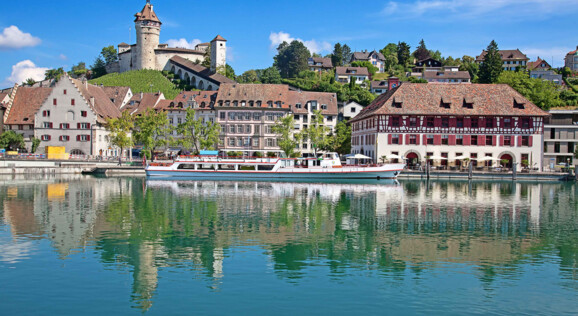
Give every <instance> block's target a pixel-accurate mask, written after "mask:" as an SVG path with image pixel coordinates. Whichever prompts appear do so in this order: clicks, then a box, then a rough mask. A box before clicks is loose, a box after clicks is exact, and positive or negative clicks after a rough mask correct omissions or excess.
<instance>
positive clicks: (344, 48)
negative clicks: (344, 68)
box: [341, 44, 353, 65]
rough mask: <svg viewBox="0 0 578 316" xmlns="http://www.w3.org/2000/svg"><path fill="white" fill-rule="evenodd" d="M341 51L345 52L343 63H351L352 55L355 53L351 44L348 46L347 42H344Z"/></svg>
mask: <svg viewBox="0 0 578 316" xmlns="http://www.w3.org/2000/svg"><path fill="white" fill-rule="evenodd" d="M341 51H342V53H343V57H342V62H343V64H342V65H347V64H349V62H351V56H352V55H353V53H351V48H349V46H347V44H343V46H342V47H341Z"/></svg>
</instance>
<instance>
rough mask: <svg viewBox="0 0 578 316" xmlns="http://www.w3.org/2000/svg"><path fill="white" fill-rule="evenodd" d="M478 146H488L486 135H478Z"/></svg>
mask: <svg viewBox="0 0 578 316" xmlns="http://www.w3.org/2000/svg"><path fill="white" fill-rule="evenodd" d="M478 146H486V135H478Z"/></svg>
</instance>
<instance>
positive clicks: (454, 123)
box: [450, 117, 456, 127]
mask: <svg viewBox="0 0 578 316" xmlns="http://www.w3.org/2000/svg"><path fill="white" fill-rule="evenodd" d="M450 127H456V118H455V117H452V118H450Z"/></svg>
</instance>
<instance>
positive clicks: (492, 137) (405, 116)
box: [351, 83, 549, 169]
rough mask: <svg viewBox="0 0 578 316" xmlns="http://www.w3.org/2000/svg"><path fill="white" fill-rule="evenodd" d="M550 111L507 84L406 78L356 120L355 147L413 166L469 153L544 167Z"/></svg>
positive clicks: (447, 163)
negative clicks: (420, 81) (425, 81)
mask: <svg viewBox="0 0 578 316" xmlns="http://www.w3.org/2000/svg"><path fill="white" fill-rule="evenodd" d="M548 115H549V114H548V113H547V112H545V111H542V110H541V109H540V108H538V107H537V106H536V105H534V104H532V102H530V101H529V100H528V99H526V98H524V97H523V96H522V95H521V94H519V93H518V92H516V91H515V90H514V89H512V88H511V87H509V86H508V85H505V84H494V85H485V84H464V85H447V84H418V83H404V84H402V85H400V86H399V87H398V88H396V89H392V90H390V91H388V92H387V93H385V94H383V95H381V96H379V97H378V98H377V99H375V100H374V101H373V102H372V103H371V104H370V105H369V106H367V107H366V108H365V109H364V110H363V111H362V112H361V113H360V114H359V115H357V116H356V117H355V118H353V119H352V120H351V124H352V139H351V143H352V153H361V154H364V155H367V156H370V157H372V158H373V159H374V161H377V160H378V158H379V157H382V156H384V155H394V154H395V155H399V156H403V157H405V159H407V161H408V163H409V165H410V167H412V166H415V165H416V164H419V163H423V162H424V161H425V160H426V159H427V158H429V157H439V158H436V159H434V160H430V162H431V163H433V164H434V165H436V166H437V167H441V168H447V167H456V166H459V165H460V164H461V163H462V161H463V160H462V159H460V158H458V157H467V158H469V159H471V160H472V162H473V164H474V166H477V167H482V166H484V165H492V164H493V163H494V160H506V161H507V163H506V164H505V165H504V166H506V167H512V166H513V164H515V163H520V162H522V161H528V162H529V164H530V165H531V166H535V167H537V168H540V169H541V168H542V161H543V158H542V157H543V148H542V139H543V128H544V125H543V124H544V119H545V118H546V117H547V116H548ZM478 159H480V160H481V161H479V162H478Z"/></svg>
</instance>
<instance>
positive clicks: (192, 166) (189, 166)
mask: <svg viewBox="0 0 578 316" xmlns="http://www.w3.org/2000/svg"><path fill="white" fill-rule="evenodd" d="M177 169H195V165H194V164H189V163H182V164H180V165H179V166H178V167H177Z"/></svg>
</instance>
